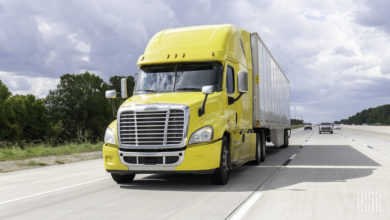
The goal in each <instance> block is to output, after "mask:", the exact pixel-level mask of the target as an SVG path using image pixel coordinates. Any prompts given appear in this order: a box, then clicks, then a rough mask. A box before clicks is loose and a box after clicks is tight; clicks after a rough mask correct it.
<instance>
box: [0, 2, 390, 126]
mask: <svg viewBox="0 0 390 220" xmlns="http://www.w3.org/2000/svg"><path fill="white" fill-rule="evenodd" d="M389 10H390V3H388V1H353V0H347V1H342V2H340V1H337V0H327V1H320V2H318V1H317V2H310V1H304V0H292V1H271V0H268V1H250V0H237V1H223V0H216V1H167V0H166V1H157V0H149V1H122V0H114V1H109V2H108V1H103V0H97V1H86V0H81V1H75V0H72V1H50V3H49V2H48V1H44V0H37V1H34V2H30V1H3V2H2V1H0V71H3V72H7V73H8V75H7V77H11V76H14V77H16V78H17V79H20V78H19V77H22V78H23V77H26V79H30V78H31V79H35V81H34V82H37V83H38V84H39V80H38V79H41V78H44V79H53V81H52V82H55V81H54V80H55V79H58V77H59V76H61V75H62V74H64V73H81V72H84V71H85V70H88V71H90V72H94V73H97V74H99V75H100V76H101V77H103V78H104V79H106V80H107V79H108V78H109V77H110V76H112V75H124V74H133V73H135V72H136V71H137V66H136V61H137V59H138V56H139V55H141V54H142V53H143V50H144V48H145V47H146V45H147V43H148V41H149V39H150V38H151V37H152V36H153V35H154V34H155V33H157V32H158V31H160V30H162V29H166V28H174V27H181V26H193V25H204V24H226V23H231V24H234V25H237V26H238V27H240V28H243V29H246V30H248V31H250V32H258V33H259V34H260V36H261V37H262V39H263V40H264V41H265V43H266V44H267V46H268V47H269V49H270V50H271V51H272V53H273V55H274V56H275V57H276V59H277V61H278V63H279V64H280V66H281V67H282V69H283V70H284V72H285V73H286V75H287V76H288V78H289V79H290V83H291V102H292V107H293V106H294V107H295V109H296V115H302V116H303V117H304V118H305V119H307V120H308V121H313V122H320V121H332V120H337V119H340V118H341V117H346V116H349V115H348V114H352V113H353V114H354V113H356V112H357V111H360V110H362V109H364V108H366V107H374V106H377V105H381V104H388V102H389V101H388V100H390V94H389V93H388V91H389V90H388V89H387V87H386V86H385V83H387V82H388V79H389V77H390V64H389V63H390V41H389V39H390V38H389V34H390V15H389V14H388V13H387V12H388V11H389ZM16 75H17V76H16ZM3 78H4V77H3ZM5 81H6V80H5ZM11 81H12V80H8V81H6V84H7V82H9V83H15V82H17V83H20V85H23V86H19V87H23V88H26V90H23V91H27V90H28V91H30V92H32V93H34V94H38V93H39V94H41V95H42V94H44V92H43V90H44V89H43V90H39V91H34V90H33V88H35V85H33V86H28V85H24V84H23V83H22V82H21V81H20V80H19V81H18V80H16V79H15V80H14V81H12V82H11ZM7 85H8V84H7ZM30 85H31V84H30ZM40 85H41V84H40ZM27 88H29V89H27ZM50 88H54V87H50ZM13 89H15V90H13ZM11 90H13V91H22V90H20V89H18V87H17V86H13V87H12V88H11ZM46 90H47V91H48V89H46Z"/></svg>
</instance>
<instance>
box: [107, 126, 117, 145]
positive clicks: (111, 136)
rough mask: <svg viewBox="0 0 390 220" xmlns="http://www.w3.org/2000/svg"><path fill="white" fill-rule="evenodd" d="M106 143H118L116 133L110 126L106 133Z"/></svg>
mask: <svg viewBox="0 0 390 220" xmlns="http://www.w3.org/2000/svg"><path fill="white" fill-rule="evenodd" d="M104 143H107V144H113V145H116V141H115V133H114V131H112V130H111V129H110V128H107V130H106V133H105V134H104Z"/></svg>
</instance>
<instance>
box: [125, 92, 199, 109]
mask: <svg viewBox="0 0 390 220" xmlns="http://www.w3.org/2000/svg"><path fill="white" fill-rule="evenodd" d="M204 97H205V95H204V94H203V93H201V92H175V93H150V94H142V95H134V96H132V97H131V98H129V99H127V100H126V101H125V102H123V104H122V105H121V107H125V106H132V105H137V104H138V105H139V104H156V103H171V104H184V105H187V106H193V105H199V104H200V103H201V102H203V99H204Z"/></svg>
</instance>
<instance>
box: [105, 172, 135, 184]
mask: <svg viewBox="0 0 390 220" xmlns="http://www.w3.org/2000/svg"><path fill="white" fill-rule="evenodd" d="M111 177H112V179H113V180H114V181H115V182H116V183H119V184H120V183H131V182H133V180H134V177H135V174H126V175H120V174H114V173H111Z"/></svg>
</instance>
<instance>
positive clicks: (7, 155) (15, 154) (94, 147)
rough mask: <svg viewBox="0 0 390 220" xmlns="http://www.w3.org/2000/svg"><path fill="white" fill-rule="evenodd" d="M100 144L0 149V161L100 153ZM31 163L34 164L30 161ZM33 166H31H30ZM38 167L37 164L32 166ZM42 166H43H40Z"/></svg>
mask: <svg viewBox="0 0 390 220" xmlns="http://www.w3.org/2000/svg"><path fill="white" fill-rule="evenodd" d="M102 145H103V144H102V143H98V144H90V143H84V144H66V145H60V146H56V147H51V146H48V145H44V144H41V145H33V146H26V147H24V149H22V148H20V147H9V148H1V149H0V161H7V160H20V159H27V158H33V157H44V156H59V155H68V154H73V153H81V152H92V151H100V150H101V149H102ZM31 163H34V162H32V161H31ZM31 165H33V164H31ZM34 165H39V164H34ZM40 166H44V165H40Z"/></svg>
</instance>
